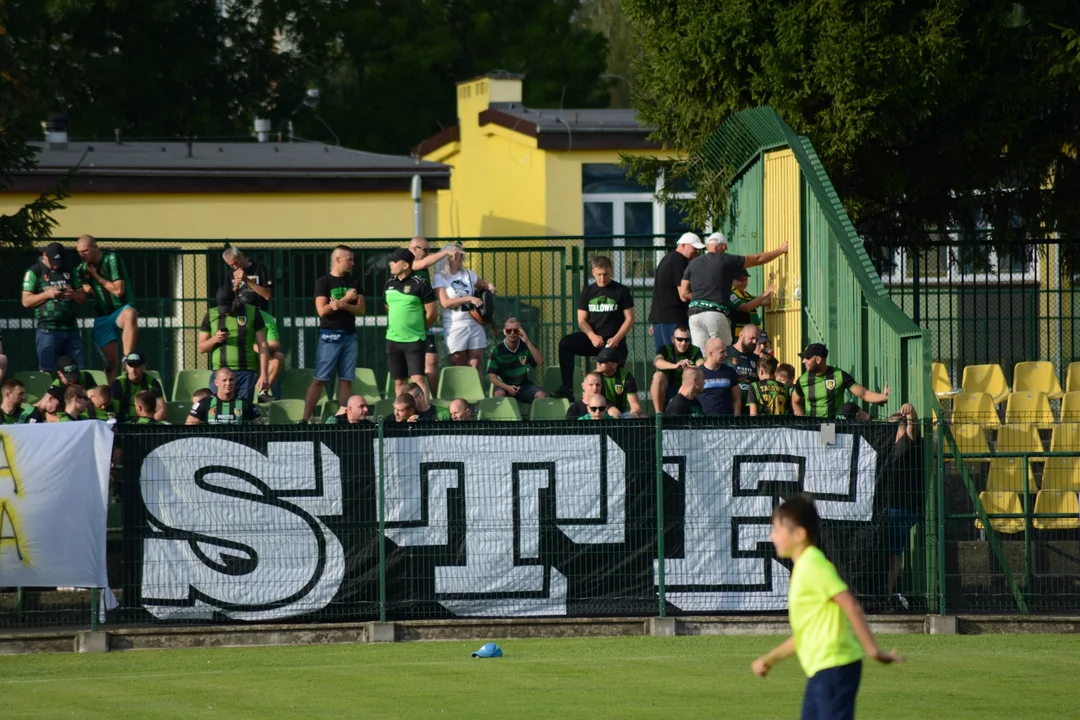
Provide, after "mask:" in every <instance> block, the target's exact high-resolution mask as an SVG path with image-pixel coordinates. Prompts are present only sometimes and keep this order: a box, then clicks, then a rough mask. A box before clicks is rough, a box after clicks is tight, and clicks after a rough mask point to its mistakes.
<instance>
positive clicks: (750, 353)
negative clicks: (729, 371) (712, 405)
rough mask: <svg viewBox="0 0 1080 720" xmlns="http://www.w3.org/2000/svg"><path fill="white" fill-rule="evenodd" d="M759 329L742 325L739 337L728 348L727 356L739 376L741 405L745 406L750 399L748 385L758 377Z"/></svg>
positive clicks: (754, 326)
mask: <svg viewBox="0 0 1080 720" xmlns="http://www.w3.org/2000/svg"><path fill="white" fill-rule="evenodd" d="M760 336H761V331H760V330H759V329H758V326H757V325H744V326H743V329H742V332H741V333H739V339H738V340H736V341H735V344H734V345H732V346H731V347H730V348H728V357H729V358H730V359H731V367H733V368H735V372H736V373H737V374H738V376H739V389H740V390H741V391H742V402H743V407H746V406H747V403H748V401H749V399H750V386H751V385H753V384H754V383H755V382H757V379H758V371H757V369H758V361H759V360H760V357H759V356H758V354H757V346H758V338H759V337H760Z"/></svg>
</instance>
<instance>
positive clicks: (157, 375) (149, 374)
mask: <svg viewBox="0 0 1080 720" xmlns="http://www.w3.org/2000/svg"><path fill="white" fill-rule="evenodd" d="M146 377H148V378H150V379H151V380H157V381H158V382H159V383H161V389H162V390H164V391H166V395H167V394H168V388H167V387H165V381H164V380H162V379H161V373H159V372H158V371H157V370H147V371H146Z"/></svg>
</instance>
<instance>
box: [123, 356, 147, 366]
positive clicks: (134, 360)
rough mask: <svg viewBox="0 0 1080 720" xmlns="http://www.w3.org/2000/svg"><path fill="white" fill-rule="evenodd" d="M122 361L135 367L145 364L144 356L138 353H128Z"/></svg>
mask: <svg viewBox="0 0 1080 720" xmlns="http://www.w3.org/2000/svg"><path fill="white" fill-rule="evenodd" d="M124 362H126V363H127V364H128V365H130V366H132V367H136V366H138V365H145V364H146V358H144V357H143V356H142V355H140V354H139V353H131V354H130V355H128V356H127V359H126V360H124Z"/></svg>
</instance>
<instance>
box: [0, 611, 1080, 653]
mask: <svg viewBox="0 0 1080 720" xmlns="http://www.w3.org/2000/svg"><path fill="white" fill-rule="evenodd" d="M869 621H870V627H871V629H872V630H873V631H874V633H875V634H881V635H887V634H904V633H906V634H933V635H939V634H990V633H997V634H1008V633H1012V634H1022V633H1072V634H1076V633H1080V617H1077V616H1023V615H959V616H946V617H940V616H935V615H875V616H870V617H869ZM788 632H790V628H789V627H788V624H787V617H785V616H783V615H761V616H694V617H677V618H671V617H669V618H657V617H626V618H514V619H446V620H406V621H401V622H394V623H378V622H362V623H328V624H320V625H302V624H279V625H200V626H170V625H158V626H150V627H124V626H116V625H114V626H107V627H103V628H102V629H100V630H98V631H93V632H91V631H86V630H78V629H72V630H63V629H58V630H16V631H8V632H2V633H0V655H13V654H24V653H58V652H109V651H117V650H165V649H180V648H204V647H267V646H284V645H336V644H356V643H374V642H412V641H435V640H456V641H489V640H506V639H511V638H513V639H521V638H558V637H645V636H654V637H672V636H679V635H683V636H690V635H783V634H786V633H788Z"/></svg>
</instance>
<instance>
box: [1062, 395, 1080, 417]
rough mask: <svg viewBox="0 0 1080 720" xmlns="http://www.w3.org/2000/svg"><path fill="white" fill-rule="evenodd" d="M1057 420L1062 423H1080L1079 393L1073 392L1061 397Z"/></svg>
mask: <svg viewBox="0 0 1080 720" xmlns="http://www.w3.org/2000/svg"><path fill="white" fill-rule="evenodd" d="M1058 420H1059V421H1060V422H1062V423H1075V422H1080V391H1076V390H1074V391H1072V392H1067V393H1065V394H1064V395H1062V396H1061V409H1060V410H1059V411H1058Z"/></svg>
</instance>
